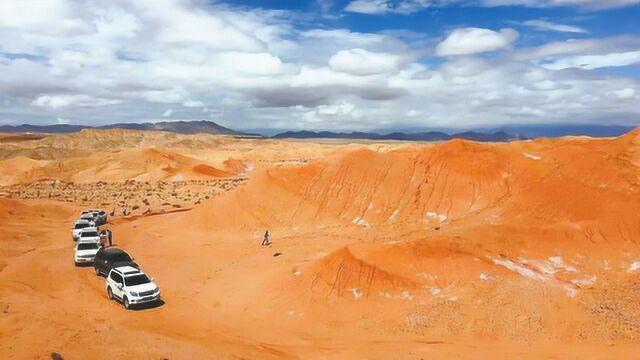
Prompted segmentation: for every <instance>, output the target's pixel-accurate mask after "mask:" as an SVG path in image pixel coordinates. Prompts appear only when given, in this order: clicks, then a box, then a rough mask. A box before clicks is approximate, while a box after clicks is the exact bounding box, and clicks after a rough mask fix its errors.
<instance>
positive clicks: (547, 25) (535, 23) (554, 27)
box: [523, 20, 588, 34]
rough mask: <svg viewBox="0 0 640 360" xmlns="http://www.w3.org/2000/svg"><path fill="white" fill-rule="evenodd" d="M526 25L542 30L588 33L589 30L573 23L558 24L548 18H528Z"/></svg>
mask: <svg viewBox="0 0 640 360" xmlns="http://www.w3.org/2000/svg"><path fill="white" fill-rule="evenodd" d="M523 24H524V25H526V26H529V27H532V28H534V29H537V30H542V31H558V32H567V33H582V34H586V33H588V31H587V30H585V29H583V28H581V27H578V26H572V25H565V24H556V23H552V22H550V21H546V20H528V21H525V22H524V23H523Z"/></svg>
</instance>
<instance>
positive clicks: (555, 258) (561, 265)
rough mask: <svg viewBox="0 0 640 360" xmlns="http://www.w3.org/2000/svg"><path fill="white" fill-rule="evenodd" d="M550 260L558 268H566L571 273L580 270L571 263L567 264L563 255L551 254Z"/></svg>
mask: <svg viewBox="0 0 640 360" xmlns="http://www.w3.org/2000/svg"><path fill="white" fill-rule="evenodd" d="M549 261H551V264H553V266H554V267H556V268H558V269H564V271H566V272H571V273H574V272H578V270H577V269H576V268H575V267H573V266H571V265H566V264H565V263H564V260H562V257H561V256H550V257H549Z"/></svg>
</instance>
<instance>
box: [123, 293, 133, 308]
mask: <svg viewBox="0 0 640 360" xmlns="http://www.w3.org/2000/svg"><path fill="white" fill-rule="evenodd" d="M122 303H123V304H124V308H125V309H127V310H129V309H130V308H131V304H129V299H127V297H126V296H125V297H124V298H123V299H122Z"/></svg>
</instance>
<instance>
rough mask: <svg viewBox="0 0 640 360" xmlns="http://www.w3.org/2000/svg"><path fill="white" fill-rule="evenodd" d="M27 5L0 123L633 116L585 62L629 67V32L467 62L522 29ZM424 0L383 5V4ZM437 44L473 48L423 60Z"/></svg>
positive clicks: (173, 3) (198, 5) (444, 122)
mask: <svg viewBox="0 0 640 360" xmlns="http://www.w3.org/2000/svg"><path fill="white" fill-rule="evenodd" d="M32 1H35V2H30V0H22V1H20V2H17V1H15V2H12V1H5V2H0V7H2V9H1V10H0V103H1V104H3V106H2V107H1V108H0V123H2V122H16V121H20V122H55V121H56V120H55V119H57V118H61V119H74V123H75V122H80V121H81V122H82V123H94V124H100V123H106V122H112V121H114V119H117V120H118V121H148V120H157V119H159V118H162V116H158V114H159V113H161V112H162V110H165V109H166V110H167V111H168V112H165V113H166V114H167V117H166V118H167V119H171V118H172V117H173V115H174V114H176V113H177V112H179V115H180V118H181V119H190V118H191V119H201V118H203V117H205V118H206V117H211V118H214V119H215V120H216V121H221V122H222V123H223V124H224V125H227V126H230V127H236V128H265V127H276V126H277V127H281V128H306V129H318V130H319V129H344V130H367V129H371V128H384V127H401V126H407V127H409V126H410V127H421V126H425V127H438V126H442V127H472V126H481V125H499V124H504V123H518V122H537V123H544V122H562V121H566V122H571V121H580V122H598V121H599V120H601V119H612V118H616V119H634V118H638V116H640V109H638V107H637V106H636V105H635V99H637V97H638V94H639V93H640V84H639V82H638V80H636V79H634V78H633V77H624V76H623V75H616V76H608V75H606V74H603V73H601V72H594V71H590V69H592V68H597V67H601V66H603V65H605V64H606V65H607V66H612V65H616V66H621V65H624V64H633V63H634V62H635V61H636V60H635V59H636V56H637V55H634V52H636V51H637V49H639V48H640V39H638V37H637V36H632V35H629V36H617V37H612V38H601V39H598V38H591V39H583V40H572V41H562V42H553V43H548V44H543V45H541V46H537V47H533V48H518V47H516V48H515V49H513V51H509V52H506V53H504V54H500V56H495V57H494V56H476V55H474V54H476V53H482V52H487V51H496V50H501V49H507V48H510V47H511V46H513V42H514V40H515V38H516V37H517V33H516V32H515V31H513V30H510V29H505V30H501V31H491V30H488V29H474V28H471V29H458V30H454V31H453V32H452V33H451V34H449V36H448V37H447V39H446V40H445V41H443V42H442V43H441V44H440V45H439V46H437V48H436V45H437V42H436V40H435V39H434V38H432V37H430V36H426V35H424V34H418V35H416V36H419V40H418V41H416V40H415V39H413V38H411V36H412V35H411V34H407V33H400V32H397V31H396V32H394V31H384V32H381V33H365V32H354V31H351V30H348V29H333V28H330V27H328V25H327V24H325V25H324V26H326V27H322V28H313V27H311V28H310V27H309V23H308V22H306V20H305V22H304V26H300V22H299V16H302V15H301V14H299V13H291V12H287V11H270V10H263V9H251V8H246V7H243V8H235V7H233V6H229V5H223V4H220V3H218V2H215V3H213V5H211V2H204V1H190V0H166V1H163V2H162V4H158V3H157V2H154V1H151V0H140V1H135V2H126V1H112V2H89V1H86V2H76V1H71V0H51V2H50V3H49V2H48V4H51V5H50V6H51V9H50V10H48V11H50V13H51V14H50V15H51V16H49V15H46V16H44V15H42V14H22V12H21V11H22V10H21V9H20V8H18V7H17V5H16V7H15V8H14V5H15V4H18V3H19V4H27V5H25V6H27V8H30V9H34V8H37V7H38V4H39V2H38V1H36V0H32ZM429 3H431V2H426V1H423V2H402V1H388V2H387V4H389V5H388V6H389V7H391V10H388V12H393V13H398V12H400V11H407V12H408V11H409V10H411V9H410V8H409V7H404V8H402V7H401V6H408V5H410V4H414V5H420V6H426V5H428V4H429ZM433 3H434V4H435V5H437V4H438V3H440V4H441V5H442V4H444V3H442V2H433ZM403 4H405V5H403ZM21 6H22V5H21ZM48 6H49V5H48ZM401 9H404V10H401ZM2 10H8V11H2ZM6 14H12V16H13V18H8V17H7V16H6ZM21 14H22V15H21ZM174 15H175V16H174ZM20 16H23V17H20ZM301 27H303V28H304V30H302V29H301ZM167 29H171V31H173V32H174V33H168V32H167V31H168V30H167ZM200 31H202V32H205V33H207V34H208V33H210V32H216V34H214V35H212V36H205V35H203V34H202V33H198V32H200ZM194 32H195V33H194ZM414 35H415V34H414ZM436 50H437V53H438V54H440V55H452V54H461V55H467V56H452V57H446V58H442V59H438V60H437V61H431V58H430V57H425V58H421V56H424V55H425V54H427V55H431V54H433V52H434V51H436ZM585 56H586V58H584V57H585ZM594 56H595V57H594ZM581 57H582V58H581ZM584 64H586V65H584ZM580 65H584V66H580ZM554 66H555V67H557V68H567V67H576V66H578V67H581V68H582V70H581V71H555V70H551V69H550V68H548V67H554ZM205 104H206V106H207V107H204V106H205ZM106 106H108V109H105V108H103V107H106ZM158 109H162V110H160V111H159V110H158ZM170 109H172V110H170ZM169 110H170V111H169ZM627 121H632V120H627Z"/></svg>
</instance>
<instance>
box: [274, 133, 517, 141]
mask: <svg viewBox="0 0 640 360" xmlns="http://www.w3.org/2000/svg"><path fill="white" fill-rule="evenodd" d="M272 138H276V139H367V140H411V141H446V140H451V139H467V140H474V141H487V142H488V141H491V142H505V141H513V140H526V139H527V138H526V137H522V136H518V135H511V134H507V133H506V132H504V131H498V132H494V133H483V132H475V131H466V132H461V133H456V134H452V135H449V134H446V133H444V132H440V131H428V132H419V133H404V132H393V133H389V134H377V133H368V132H351V133H340V132H331V131H320V132H315V131H287V132H283V133H280V134H277V135H274V136H272Z"/></svg>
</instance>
